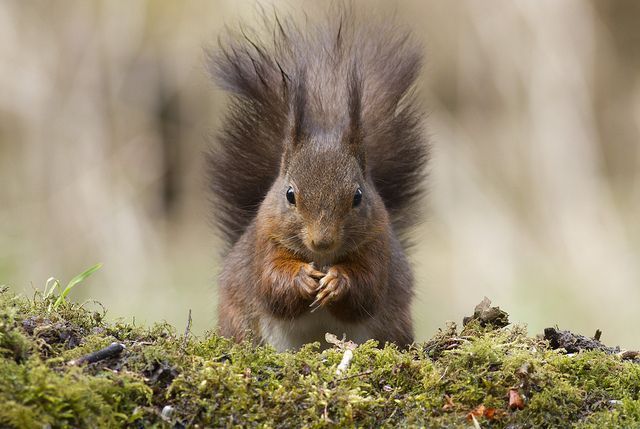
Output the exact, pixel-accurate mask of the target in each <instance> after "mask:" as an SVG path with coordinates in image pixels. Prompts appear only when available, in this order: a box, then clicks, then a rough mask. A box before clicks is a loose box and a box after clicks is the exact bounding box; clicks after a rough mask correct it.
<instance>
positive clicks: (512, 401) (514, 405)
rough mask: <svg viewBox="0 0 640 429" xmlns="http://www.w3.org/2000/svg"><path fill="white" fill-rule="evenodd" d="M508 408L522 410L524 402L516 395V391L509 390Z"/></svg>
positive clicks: (518, 394)
mask: <svg viewBox="0 0 640 429" xmlns="http://www.w3.org/2000/svg"><path fill="white" fill-rule="evenodd" d="M509 408H510V409H512V410H515V409H518V410H521V409H523V408H524V401H523V400H522V396H520V393H518V389H509Z"/></svg>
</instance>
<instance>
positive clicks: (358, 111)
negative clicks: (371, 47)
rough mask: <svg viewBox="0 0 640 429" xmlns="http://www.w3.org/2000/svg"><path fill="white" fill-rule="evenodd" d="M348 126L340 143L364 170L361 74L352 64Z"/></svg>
mask: <svg viewBox="0 0 640 429" xmlns="http://www.w3.org/2000/svg"><path fill="white" fill-rule="evenodd" d="M347 85H348V88H347V93H348V110H349V127H348V128H347V131H346V133H345V135H344V136H343V141H342V144H343V145H344V146H345V147H346V148H347V150H348V152H349V153H350V154H351V155H353V156H354V157H355V158H356V159H357V160H358V164H360V168H361V169H362V171H363V172H364V171H365V169H366V156H365V155H366V154H365V148H364V132H363V130H362V90H363V88H362V87H363V82H362V76H361V75H360V73H358V68H357V66H356V64H353V65H352V67H351V71H350V73H349V79H348V80H347Z"/></svg>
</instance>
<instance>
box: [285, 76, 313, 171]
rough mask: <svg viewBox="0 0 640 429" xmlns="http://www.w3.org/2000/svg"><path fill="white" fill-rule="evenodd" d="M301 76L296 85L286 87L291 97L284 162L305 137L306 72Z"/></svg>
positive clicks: (288, 95)
mask: <svg viewBox="0 0 640 429" xmlns="http://www.w3.org/2000/svg"><path fill="white" fill-rule="evenodd" d="M298 76H299V78H298V80H297V82H296V83H295V85H292V87H286V88H285V91H286V96H287V98H288V99H289V123H288V125H287V134H286V136H285V142H284V145H285V147H284V153H283V155H284V163H286V162H287V161H288V159H289V157H290V156H291V154H292V153H294V152H295V151H297V150H298V149H299V147H300V145H301V144H302V141H303V140H304V138H305V133H306V132H307V130H306V128H307V127H306V123H305V116H306V115H305V111H306V108H307V89H306V87H305V79H306V77H305V73H304V71H302V72H301V73H299V74H298Z"/></svg>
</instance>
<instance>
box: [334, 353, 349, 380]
mask: <svg viewBox="0 0 640 429" xmlns="http://www.w3.org/2000/svg"><path fill="white" fill-rule="evenodd" d="M352 360H353V350H351V349H347V350H345V351H344V354H343V355H342V360H341V361H340V364H338V368H337V369H336V374H337V375H340V374H342V373H343V372H345V371H346V370H347V369H349V365H351V361H352Z"/></svg>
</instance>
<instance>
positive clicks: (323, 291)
mask: <svg viewBox="0 0 640 429" xmlns="http://www.w3.org/2000/svg"><path fill="white" fill-rule="evenodd" d="M349 283H350V281H349V277H348V276H347V274H346V273H345V272H344V271H342V270H340V269H339V268H337V267H331V268H329V271H327V274H326V275H325V276H324V277H322V278H321V279H320V287H319V288H318V292H317V294H316V299H315V300H314V301H313V302H312V303H311V305H310V306H309V307H311V312H312V313H313V312H314V311H316V310H317V309H318V308H320V307H322V306H325V305H327V304H329V303H330V302H332V301H335V300H337V299H339V298H340V297H341V296H342V295H344V293H345V292H346V291H347V289H348V288H349Z"/></svg>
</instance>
